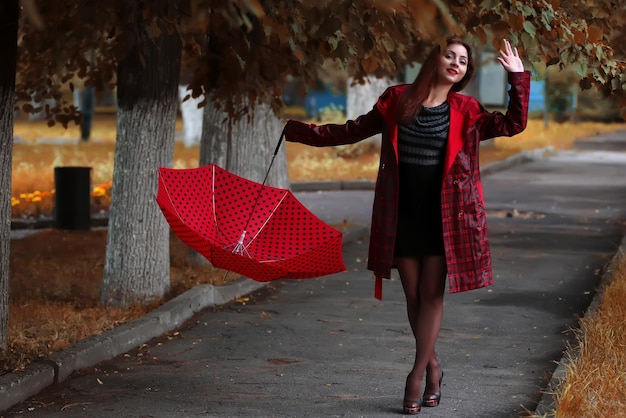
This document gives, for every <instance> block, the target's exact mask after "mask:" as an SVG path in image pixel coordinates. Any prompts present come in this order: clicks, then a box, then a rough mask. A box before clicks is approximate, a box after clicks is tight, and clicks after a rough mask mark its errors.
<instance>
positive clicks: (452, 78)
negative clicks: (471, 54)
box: [437, 43, 469, 85]
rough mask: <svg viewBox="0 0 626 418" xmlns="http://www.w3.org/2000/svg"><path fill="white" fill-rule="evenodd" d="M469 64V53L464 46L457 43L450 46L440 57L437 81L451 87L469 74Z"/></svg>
mask: <svg viewBox="0 0 626 418" xmlns="http://www.w3.org/2000/svg"><path fill="white" fill-rule="evenodd" d="M468 62H469V60H468V52H467V49H465V47H464V46H463V45H461V44H457V43H453V44H450V45H448V46H447V47H446V49H445V51H443V53H442V54H441V55H440V56H439V66H438V68H437V81H438V82H439V83H441V84H449V85H454V84H456V83H458V82H460V81H461V80H462V79H463V77H465V73H466V72H467V65H468Z"/></svg>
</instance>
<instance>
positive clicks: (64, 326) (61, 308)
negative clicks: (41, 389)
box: [0, 115, 626, 417]
mask: <svg viewBox="0 0 626 418" xmlns="http://www.w3.org/2000/svg"><path fill="white" fill-rule="evenodd" d="M180 127H181V125H180V122H179V125H178V128H179V129H180ZM617 130H626V124H612V125H607V124H601V123H592V122H584V123H582V122H581V123H576V124H557V123H550V125H549V126H548V128H545V127H544V126H543V121H541V120H530V121H529V125H528V127H527V129H526V131H524V132H523V133H522V134H520V135H518V136H516V137H514V138H497V139H495V140H494V141H493V143H492V144H487V145H486V146H485V147H483V149H482V150H481V164H482V165H485V164H488V163H490V162H494V161H498V160H502V159H505V158H507V157H509V156H511V155H514V154H516V153H518V152H520V151H524V150H531V149H537V148H545V147H552V148H554V149H556V150H561V149H570V148H572V144H573V142H574V141H575V140H577V139H582V138H588V137H591V136H594V135H598V134H601V133H605V132H612V131H617ZM15 136H16V137H19V141H18V142H16V144H15V146H14V155H13V189H12V196H13V199H12V200H13V216H14V217H15V218H36V217H38V216H50V215H51V213H52V210H53V205H54V203H53V201H54V178H53V172H54V167H55V166H68V165H75V166H89V167H92V177H91V181H92V184H94V185H95V186H94V189H93V192H92V202H93V205H94V210H101V211H106V208H107V204H108V199H109V197H110V181H111V175H112V172H113V153H114V142H115V119H114V117H113V115H99V116H98V118H97V119H96V121H95V124H94V130H93V135H92V138H93V140H92V141H90V142H86V143H79V142H77V141H75V138H77V137H78V136H79V130H78V127H70V129H68V130H65V129H63V128H62V127H57V126H55V127H52V128H48V127H47V125H46V124H45V122H27V121H24V120H18V121H17V122H16V127H15ZM37 138H56V139H59V138H61V142H65V143H63V144H49V143H42V142H45V141H41V140H40V141H38V140H37ZM286 152H287V159H288V162H289V164H288V169H289V176H290V179H291V181H294V182H295V181H307V180H352V179H369V180H374V179H375V178H376V173H377V170H378V157H379V155H378V153H377V151H376V150H375V149H369V150H367V152H363V153H359V152H355V153H353V155H354V156H353V157H344V158H339V157H337V155H339V154H341V155H349V154H350V153H346V152H345V150H342V149H340V148H337V147H335V148H315V147H307V146H303V145H300V144H293V143H287V144H286ZM198 155H199V150H198V148H197V147H192V148H185V147H184V146H183V145H182V144H180V143H177V144H176V148H175V164H174V166H175V167H181V168H182V167H194V166H197V161H198ZM105 245H106V230H91V231H73V232H67V231H56V230H46V231H42V232H38V233H37V234H36V235H32V236H27V237H26V238H23V239H18V240H12V242H11V261H10V262H11V266H10V271H11V283H10V292H11V293H10V307H9V312H10V314H9V315H10V317H9V344H10V349H9V351H8V352H6V353H2V354H0V374H1V373H6V372H19V371H20V370H23V369H24V368H25V367H27V366H28V364H30V363H31V362H32V361H33V360H35V359H38V358H41V357H46V356H48V355H50V354H51V353H53V352H55V351H58V350H62V349H63V348H66V347H68V346H69V345H71V344H74V343H75V342H77V341H79V340H81V339H84V338H87V337H90V336H93V335H97V334H99V333H102V332H103V331H105V330H108V329H111V328H113V327H115V326H117V325H119V324H122V323H124V322H126V321H128V320H131V319H133V318H136V317H139V316H141V315H144V314H145V313H147V312H148V311H149V310H150V309H153V308H154V307H156V306H158V304H160V303H162V302H164V301H166V300H168V299H169V298H171V297H173V296H175V295H178V294H180V293H182V292H184V291H185V290H187V289H189V288H191V287H193V286H196V285H198V284H201V283H211V284H215V285H220V284H222V283H223V277H224V275H223V272H222V271H219V270H217V269H212V268H211V267H207V266H204V267H198V266H194V265H191V264H190V263H189V258H188V256H187V255H188V249H187V248H186V247H185V246H184V245H183V244H182V243H181V242H180V241H179V240H178V239H177V238H176V237H172V239H171V243H170V245H171V255H172V260H171V285H172V289H171V291H170V293H169V294H168V295H167V296H166V297H165V298H164V299H163V300H160V301H156V302H155V303H154V304H152V305H150V306H144V307H141V306H134V307H131V308H129V309H110V308H106V309H105V308H103V307H102V306H100V305H99V303H98V294H99V290H100V282H101V279H102V272H103V265H104V253H105ZM619 266H620V267H619V268H618V269H616V270H615V277H614V279H613V281H612V284H611V286H610V287H607V288H606V290H605V293H604V299H603V303H602V305H601V306H600V307H598V309H597V313H596V314H595V315H594V316H593V317H590V318H589V319H587V318H585V319H583V320H582V321H581V328H580V331H579V334H578V336H579V342H580V347H578V348H577V350H576V353H577V354H576V355H575V356H572V358H571V359H570V360H569V361H568V362H567V364H566V367H567V371H568V376H567V380H566V381H565V382H564V383H563V384H562V385H561V388H562V392H560V393H558V394H557V397H558V399H559V400H560V402H559V410H557V411H555V414H556V416H559V417H570V416H576V417H579V416H580V417H586V416H589V417H591V416H618V415H619V414H618V413H613V412H611V413H609V412H606V413H604V412H599V411H603V410H602V409H600V408H601V407H607V408H619V407H622V408H623V406H624V405H623V401H621V399H623V397H622V396H618V395H620V394H623V393H626V388H625V386H626V384H625V382H626V377H625V376H626V374H625V372H624V370H626V360H625V359H624V356H626V341H625V340H624V336H625V335H626V332H625V331H626V330H625V329H624V327H625V325H624V322H623V318H625V317H626V302H625V301H626V261H624V260H623V259H622V261H621V262H620V264H619ZM231 278H232V275H231ZM620 356H621V357H620ZM620 402H622V403H620ZM584 408H586V409H584ZM590 408H593V409H590ZM587 410H589V412H586V411H587ZM607 411H613V409H607ZM585 414H587V415H585Z"/></svg>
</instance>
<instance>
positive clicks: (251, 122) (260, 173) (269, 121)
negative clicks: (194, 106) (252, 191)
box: [200, 100, 289, 188]
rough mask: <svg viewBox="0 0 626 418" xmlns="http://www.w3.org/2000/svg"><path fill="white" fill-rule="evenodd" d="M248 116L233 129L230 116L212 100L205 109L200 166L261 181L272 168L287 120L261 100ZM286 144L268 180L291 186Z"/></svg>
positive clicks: (270, 183)
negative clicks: (275, 152) (217, 107)
mask: <svg viewBox="0 0 626 418" xmlns="http://www.w3.org/2000/svg"><path fill="white" fill-rule="evenodd" d="M250 109H252V111H251V113H250V114H249V115H248V116H244V117H243V118H242V119H241V120H239V121H238V122H235V123H234V124H233V126H232V127H231V129H230V130H229V126H228V124H229V121H228V115H227V114H226V113H224V112H222V111H220V110H218V109H216V108H215V106H214V105H213V104H212V102H211V101H210V100H209V101H208V102H207V105H206V106H205V108H204V118H203V121H202V141H201V143H200V165H207V164H217V165H219V166H220V167H222V168H224V169H226V170H228V171H230V172H231V173H234V174H237V175H238V176H241V177H245V178H247V179H249V180H253V181H257V182H259V183H261V182H262V181H263V179H264V178H265V174H266V173H267V170H268V169H269V168H270V163H271V161H272V155H273V154H274V151H275V149H276V145H277V144H278V140H279V139H280V134H281V132H282V130H283V123H282V121H281V119H279V118H278V117H277V116H276V115H275V114H274V112H273V111H272V109H271V107H270V106H268V105H265V104H259V103H257V104H256V105H255V106H254V107H250ZM286 155H287V154H286V152H285V144H284V143H283V144H282V145H281V146H280V148H279V150H278V153H277V155H276V158H275V159H274V163H273V165H272V167H271V169H270V171H269V176H268V178H267V183H266V184H268V185H270V186H274V187H283V188H288V187H289V177H288V173H287V157H286Z"/></svg>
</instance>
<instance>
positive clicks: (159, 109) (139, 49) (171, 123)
mask: <svg viewBox="0 0 626 418" xmlns="http://www.w3.org/2000/svg"><path fill="white" fill-rule="evenodd" d="M136 29H137V31H138V33H140V34H142V35H140V36H141V37H142V38H141V39H140V40H139V42H138V44H137V45H135V46H134V47H133V48H131V49H130V51H129V53H128V55H127V56H126V58H125V59H124V60H122V61H121V62H120V63H119V67H118V84H117V85H118V91H117V99H118V116H117V117H118V125H117V126H118V127H117V138H116V147H115V166H114V171H113V193H112V197H111V209H110V215H109V235H108V242H107V249H106V259H105V265H104V280H103V284H102V291H101V295H100V298H101V300H102V301H103V302H104V303H106V304H111V305H114V306H128V305H130V304H132V303H135V302H139V303H147V302H149V301H151V300H153V299H156V298H159V297H161V296H163V295H164V294H165V292H167V290H168V289H169V286H170V275H169V273H170V251H169V245H170V244H169V233H170V232H169V231H170V228H169V225H168V224H167V222H166V221H165V218H164V217H163V214H162V213H161V211H160V209H159V207H158V205H157V204H156V201H155V196H156V192H157V184H158V182H157V169H158V167H161V166H165V167H171V166H172V162H173V155H174V131H175V123H176V110H177V108H178V97H177V91H178V79H179V73H180V58H181V41H180V37H179V35H178V34H177V33H175V32H174V33H172V34H168V31H167V30H163V31H162V33H161V35H160V36H158V37H157V38H153V39H149V38H148V36H147V35H146V33H145V32H144V29H143V27H141V26H137V28H136Z"/></svg>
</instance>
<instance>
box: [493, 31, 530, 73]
mask: <svg viewBox="0 0 626 418" xmlns="http://www.w3.org/2000/svg"><path fill="white" fill-rule="evenodd" d="M497 59H498V61H500V64H502V66H503V67H504V69H505V70H507V71H508V72H510V73H522V72H524V63H523V62H522V60H521V58H520V57H519V53H518V52H517V48H511V43H510V42H509V41H507V40H506V39H504V51H503V50H500V55H499V56H498V58H497Z"/></svg>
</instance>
